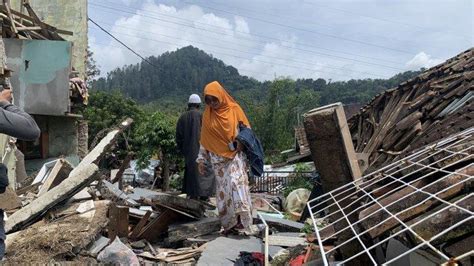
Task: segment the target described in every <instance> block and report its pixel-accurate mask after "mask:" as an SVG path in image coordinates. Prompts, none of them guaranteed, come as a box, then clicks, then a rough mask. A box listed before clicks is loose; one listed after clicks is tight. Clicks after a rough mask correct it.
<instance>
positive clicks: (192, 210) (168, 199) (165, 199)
mask: <svg viewBox="0 0 474 266" xmlns="http://www.w3.org/2000/svg"><path fill="white" fill-rule="evenodd" d="M150 200H151V201H147V202H148V203H150V204H159V205H163V206H168V207H171V208H173V209H177V210H179V211H182V212H186V213H189V214H191V215H193V216H194V217H197V218H200V217H203V216H204V211H205V210H206V208H207V206H206V205H205V204H204V203H202V202H201V201H198V200H193V199H186V198H183V197H179V196H175V195H170V194H167V193H158V194H157V195H153V196H151V197H150Z"/></svg>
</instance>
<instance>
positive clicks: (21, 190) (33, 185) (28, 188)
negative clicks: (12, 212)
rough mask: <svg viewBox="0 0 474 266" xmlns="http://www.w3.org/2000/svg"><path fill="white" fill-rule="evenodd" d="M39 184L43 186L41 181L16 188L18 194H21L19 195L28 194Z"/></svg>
mask: <svg viewBox="0 0 474 266" xmlns="http://www.w3.org/2000/svg"><path fill="white" fill-rule="evenodd" d="M39 186H41V183H36V184H32V185H28V186H26V187H22V188H20V189H17V190H16V194H17V195H18V196H19V195H23V194H26V193H27V192H33V191H35V189H37V188H38V187H39Z"/></svg>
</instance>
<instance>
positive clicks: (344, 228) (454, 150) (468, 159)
mask: <svg viewBox="0 0 474 266" xmlns="http://www.w3.org/2000/svg"><path fill="white" fill-rule="evenodd" d="M473 88H474V49H470V50H467V51H465V52H463V53H461V54H459V55H458V56H456V57H454V58H452V59H449V60H447V61H446V62H444V63H442V64H440V65H438V66H435V67H433V68H431V69H428V70H426V71H425V72H423V73H422V74H421V75H419V76H417V77H415V78H412V79H410V80H408V81H406V82H404V83H402V84H400V85H399V86H398V87H397V88H394V89H391V90H388V91H385V92H383V93H381V94H379V95H377V96H375V98H374V99H373V100H372V101H371V102H370V103H369V104H367V105H366V106H364V107H363V108H362V109H361V111H360V112H359V114H357V115H355V116H353V117H352V118H351V119H350V120H349V122H348V127H349V128H350V133H351V135H352V142H353V146H352V143H350V145H349V146H351V147H353V151H352V152H350V151H346V152H347V154H348V158H347V160H346V163H347V165H351V161H352V162H353V159H354V158H355V156H356V153H358V155H362V156H357V158H358V159H359V165H360V168H361V169H362V170H363V172H364V173H365V175H364V176H363V177H361V178H357V176H356V175H354V173H353V172H352V173H351V171H346V172H345V173H346V175H345V176H344V174H341V175H338V176H331V177H327V176H326V177H325V176H324V173H323V172H324V171H323V172H322V173H321V175H322V179H323V183H322V185H323V187H324V188H325V191H326V192H327V193H326V194H324V195H322V196H319V197H316V198H314V199H313V200H311V201H310V202H309V203H308V206H309V208H310V209H311V213H312V218H313V221H314V225H315V226H314V228H315V231H316V235H317V249H318V250H319V252H317V253H318V254H317V256H316V257H318V259H317V260H318V261H319V262H320V263H321V264H324V265H329V264H332V263H336V264H344V265H371V264H373V265H376V264H390V265H439V264H450V265H455V264H459V263H461V264H463V265H472V255H473V253H472V243H473V242H472V241H473V239H472V233H473V230H474V224H473V222H474V220H473V219H474V214H473V211H474V205H473V202H472V199H473V198H472V181H473V180H472V177H473V173H474V172H473V157H472V154H473V150H472V149H473V141H474V135H473V134H474V131H473V130H474V121H473V110H472V108H473V107H472V102H473V100H474V94H473ZM305 126H307V127H306V133H307V135H308V140H309V142H310V146H311V147H312V145H314V144H315V143H317V141H318V140H315V138H317V136H313V135H311V134H312V133H313V132H314V130H313V128H311V123H309V124H305ZM346 131H347V132H348V131H349V130H347V129H346ZM346 147H348V146H346ZM312 148H313V147H312ZM313 151H314V150H313V149H312V152H313ZM313 157H314V156H313ZM351 158H352V160H351ZM360 158H364V159H360ZM315 160H316V159H315ZM315 164H316V166H317V167H318V165H319V164H318V162H316V161H315ZM344 167H345V166H343V167H342V168H344ZM322 168H324V166H322ZM349 168H352V167H351V166H349ZM323 170H324V169H323ZM342 173H344V171H342ZM325 178H326V179H329V178H335V179H336V181H339V183H338V184H336V185H334V181H333V183H332V184H333V186H332V185H331V182H324V181H325V180H324V179H325Z"/></svg>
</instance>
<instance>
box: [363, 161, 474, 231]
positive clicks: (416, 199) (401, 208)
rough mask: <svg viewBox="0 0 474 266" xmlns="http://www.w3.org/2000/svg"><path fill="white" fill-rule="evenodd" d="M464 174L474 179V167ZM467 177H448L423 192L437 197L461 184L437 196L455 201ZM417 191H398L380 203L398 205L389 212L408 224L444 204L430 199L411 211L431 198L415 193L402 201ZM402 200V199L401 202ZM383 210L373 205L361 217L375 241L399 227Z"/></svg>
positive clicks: (405, 189)
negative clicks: (454, 198) (408, 221)
mask: <svg viewBox="0 0 474 266" xmlns="http://www.w3.org/2000/svg"><path fill="white" fill-rule="evenodd" d="M460 173H461V174H464V175H471V176H472V175H474V166H468V167H466V168H464V169H462V170H461V171H460ZM464 175H458V174H452V175H449V176H447V177H445V178H444V179H443V180H440V181H438V182H436V183H433V184H430V185H429V186H427V187H425V188H424V189H423V190H424V191H426V192H428V193H431V194H436V193H437V192H439V191H441V190H443V189H445V188H447V187H450V186H452V185H454V184H457V183H459V184H458V185H456V186H454V187H452V188H450V189H448V190H446V191H444V192H442V193H439V194H437V196H438V197H439V198H442V199H449V198H452V197H454V196H456V195H458V194H459V193H462V191H463V189H464V187H465V184H464V183H463V182H462V181H465V180H466V179H468V178H467V177H466V176H464ZM425 184H426V183H425V181H418V182H416V183H415V184H414V185H415V186H416V187H423V186H424V185H425ZM413 191H414V189H413V188H411V187H406V188H404V189H402V190H400V191H397V192H396V193H393V194H391V195H389V196H387V197H385V198H383V199H381V200H379V203H380V204H381V205H382V206H387V205H389V204H391V203H393V202H396V203H395V204H392V205H390V206H388V207H387V210H388V211H390V212H391V213H392V214H393V213H398V212H400V214H399V215H397V217H398V218H399V219H400V220H402V221H406V220H409V219H412V218H414V217H416V216H417V215H419V214H421V213H423V212H424V211H426V210H428V209H430V208H432V207H435V206H437V205H439V204H441V202H440V201H438V200H436V199H429V200H427V201H425V202H424V203H423V204H421V205H419V206H417V207H415V208H411V209H408V207H411V206H414V205H416V204H418V203H420V202H422V201H423V200H425V199H426V198H428V195H426V194H424V193H419V192H418V193H414V194H412V195H410V196H407V197H405V198H403V197H404V196H406V195H408V194H410V193H412V192H413ZM402 198H403V199H402ZM380 210H381V207H380V206H379V205H378V204H375V203H374V204H373V205H371V206H369V207H367V208H365V209H364V210H362V211H361V212H360V213H359V220H362V221H361V224H362V225H363V226H364V228H366V229H370V231H369V234H370V236H371V237H372V238H375V237H378V236H380V235H381V234H383V233H385V232H387V231H388V230H390V229H392V228H394V227H395V226H397V225H398V224H399V222H398V220H396V219H394V218H391V217H392V216H391V215H390V214H388V213H387V212H386V211H380ZM385 219H387V220H386V221H385V222H384V223H383V224H381V225H378V226H376V225H377V224H378V223H380V222H381V221H383V220H385Z"/></svg>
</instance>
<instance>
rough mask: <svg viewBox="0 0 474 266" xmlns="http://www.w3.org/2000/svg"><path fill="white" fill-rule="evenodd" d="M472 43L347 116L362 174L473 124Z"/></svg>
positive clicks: (473, 63) (473, 80)
mask: <svg viewBox="0 0 474 266" xmlns="http://www.w3.org/2000/svg"><path fill="white" fill-rule="evenodd" d="M473 88H474V48H471V49H469V50H467V51H465V52H463V53H461V54H459V55H457V56H456V57H453V58H451V59H449V60H447V61H446V62H444V63H442V64H440V65H438V66H435V67H433V68H431V69H429V70H426V71H425V72H423V73H422V74H421V75H419V76H417V77H414V78H412V79H410V80H408V81H405V82H403V83H401V84H400V85H398V87H396V88H393V89H390V90H387V91H385V92H383V93H381V94H378V95H377V96H375V97H374V99H373V100H372V101H371V102H370V103H369V104H367V105H366V106H364V107H363V108H362V109H361V111H360V112H359V114H357V115H355V116H353V117H352V118H350V119H349V121H348V122H349V126H350V131H351V135H352V138H353V142H354V147H355V151H356V152H357V153H365V154H367V155H368V157H369V168H368V170H367V172H366V173H369V172H371V171H374V170H376V169H378V168H380V167H382V166H384V165H387V164H389V163H391V162H394V161H396V160H399V159H400V158H403V157H405V156H406V155H407V154H409V153H410V152H412V151H414V150H415V149H418V148H421V147H423V146H425V145H428V144H431V143H433V142H435V141H438V140H440V139H442V138H444V137H447V136H449V135H451V134H454V133H457V132H460V131H462V130H464V129H467V128H470V127H472V126H474V120H473V118H474V117H473V116H474V115H473V112H472V109H473V99H474V92H473Z"/></svg>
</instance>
